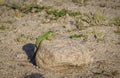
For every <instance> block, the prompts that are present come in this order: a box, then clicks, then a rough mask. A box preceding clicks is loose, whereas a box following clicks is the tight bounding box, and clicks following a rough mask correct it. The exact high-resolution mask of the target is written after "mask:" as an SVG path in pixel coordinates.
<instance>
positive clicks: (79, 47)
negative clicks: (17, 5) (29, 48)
mask: <svg viewBox="0 0 120 78" xmlns="http://www.w3.org/2000/svg"><path fill="white" fill-rule="evenodd" d="M91 61H92V58H91V56H90V53H89V51H88V49H87V48H86V47H85V46H84V45H83V44H81V43H80V42H78V41H75V40H72V39H70V38H66V37H64V36H62V35H55V36H53V37H52V39H51V40H44V41H43V42H42V43H41V46H40V49H39V51H38V53H37V55H36V64H37V65H38V66H39V67H41V68H44V69H47V70H53V71H60V70H64V69H69V68H72V67H80V66H81V65H84V64H87V63H89V62H91Z"/></svg>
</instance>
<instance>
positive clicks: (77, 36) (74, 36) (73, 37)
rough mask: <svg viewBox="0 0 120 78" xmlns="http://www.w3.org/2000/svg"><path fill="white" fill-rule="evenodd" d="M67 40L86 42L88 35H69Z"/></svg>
mask: <svg viewBox="0 0 120 78" xmlns="http://www.w3.org/2000/svg"><path fill="white" fill-rule="evenodd" d="M69 38H71V39H75V38H83V40H84V41H87V40H88V35H84V34H80V35H77V34H74V35H71V36H70V37H69Z"/></svg>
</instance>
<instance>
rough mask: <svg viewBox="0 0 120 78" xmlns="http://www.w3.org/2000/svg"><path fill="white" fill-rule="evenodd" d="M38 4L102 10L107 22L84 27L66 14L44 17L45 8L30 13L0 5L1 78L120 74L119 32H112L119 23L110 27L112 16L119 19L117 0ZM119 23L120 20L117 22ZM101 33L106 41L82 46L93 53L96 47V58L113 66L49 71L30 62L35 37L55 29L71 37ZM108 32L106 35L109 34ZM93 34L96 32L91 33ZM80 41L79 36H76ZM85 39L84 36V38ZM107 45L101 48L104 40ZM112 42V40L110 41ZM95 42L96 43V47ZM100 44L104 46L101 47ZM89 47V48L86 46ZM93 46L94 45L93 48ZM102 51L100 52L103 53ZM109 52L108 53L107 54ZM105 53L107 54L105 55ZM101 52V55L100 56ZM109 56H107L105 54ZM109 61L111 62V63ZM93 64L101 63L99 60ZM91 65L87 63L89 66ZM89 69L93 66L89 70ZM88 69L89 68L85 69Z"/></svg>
mask: <svg viewBox="0 0 120 78" xmlns="http://www.w3.org/2000/svg"><path fill="white" fill-rule="evenodd" d="M41 5H43V6H52V7H53V8H55V9H59V10H61V9H68V10H72V11H80V12H82V13H88V12H92V13H95V12H96V11H97V10H99V11H100V13H102V12H104V13H105V14H106V18H107V20H108V22H110V23H109V24H107V25H105V26H103V25H96V26H93V25H91V24H89V23H85V24H84V25H88V26H87V27H85V28H84V29H81V30H80V29H78V28H76V22H75V17H73V16H69V15H65V16H63V17H60V18H59V19H57V20H52V21H50V19H48V18H47V13H46V12H45V10H43V11H42V12H39V13H35V12H34V10H33V12H29V13H27V14H25V13H21V12H20V11H19V10H16V9H12V8H10V7H9V6H6V5H1V6H0V27H4V28H0V78H96V77H98V78H119V77H120V74H119V73H120V70H119V69H120V68H119V66H120V61H119V60H120V57H119V56H120V49H119V48H120V35H119V34H118V33H115V31H117V30H118V29H119V26H116V25H115V26H113V24H112V23H111V21H112V19H113V18H115V17H119V18H120V0H104V1H102V0H91V1H89V0H88V1H87V2H86V3H84V4H80V3H74V2H72V1H71V0H70V1H68V0H59V1H58V0H44V1H42V3H41ZM119 22H120V21H119ZM93 30H94V31H95V32H98V33H99V32H103V33H105V34H106V33H107V35H105V36H104V37H105V40H103V41H102V42H101V39H98V40H96V41H98V42H99V43H96V44H95V45H91V44H92V41H94V40H93V38H91V35H90V38H89V39H88V42H86V43H85V45H86V46H87V47H88V48H91V51H93V56H94V54H95V52H96V49H99V51H101V52H100V53H99V54H98V55H97V56H98V57H95V56H94V58H96V59H102V58H105V57H106V58H105V59H109V60H110V62H109V65H110V66H113V67H110V70H109V68H108V70H107V68H104V69H101V70H97V67H96V68H95V65H94V64H93V65H91V68H87V67H86V69H85V71H84V72H78V71H75V72H74V73H67V72H64V73H62V72H50V71H46V70H44V69H41V68H38V67H37V66H36V65H34V64H33V63H31V62H30V59H31V57H32V56H33V51H34V44H35V39H36V38H37V37H38V36H40V35H42V34H44V33H46V32H48V31H54V32H57V33H59V34H64V35H65V36H68V37H69V36H71V35H73V34H79V33H81V32H83V33H84V32H85V33H86V32H87V35H88V36H89V34H90V33H91V32H93ZM108 35H109V36H108ZM94 36H95V35H94ZM76 40H81V39H76ZM83 40H84V39H83ZM104 41H106V42H109V44H110V45H107V47H108V49H110V50H108V52H107V53H108V54H107V53H106V52H104V50H103V48H104V45H105V44H107V43H105V42H104ZM111 41H112V42H111ZM96 45H97V46H96ZM99 45H103V46H102V47H101V46H99ZM89 46H90V47H89ZM92 47H95V48H94V49H93V48H92ZM102 51H103V52H102ZM109 52H111V55H109ZM104 53H106V54H105V55H104ZM100 55H103V56H100ZM107 55H108V56H107ZM111 61H113V62H112V63H111ZM96 64H100V65H101V64H102V63H101V62H100V63H99V62H98V63H96ZM109 65H108V67H109ZM89 67H90V66H89ZM92 68H95V69H94V70H93V71H92ZM87 69H91V71H87Z"/></svg>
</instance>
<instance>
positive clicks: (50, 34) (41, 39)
mask: <svg viewBox="0 0 120 78" xmlns="http://www.w3.org/2000/svg"><path fill="white" fill-rule="evenodd" d="M54 34H55V32H52V31H49V32H47V33H45V34H43V35H42V36H39V37H38V38H37V39H36V44H35V48H36V50H35V52H34V55H33V57H32V59H31V60H33V59H34V58H35V56H36V54H37V52H38V49H39V46H40V44H41V42H42V41H43V40H45V39H50V37H52V36H53V35H54Z"/></svg>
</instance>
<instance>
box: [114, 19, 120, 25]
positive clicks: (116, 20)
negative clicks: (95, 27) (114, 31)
mask: <svg viewBox="0 0 120 78" xmlns="http://www.w3.org/2000/svg"><path fill="white" fill-rule="evenodd" d="M113 25H115V26H120V18H119V17H115V18H113Z"/></svg>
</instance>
